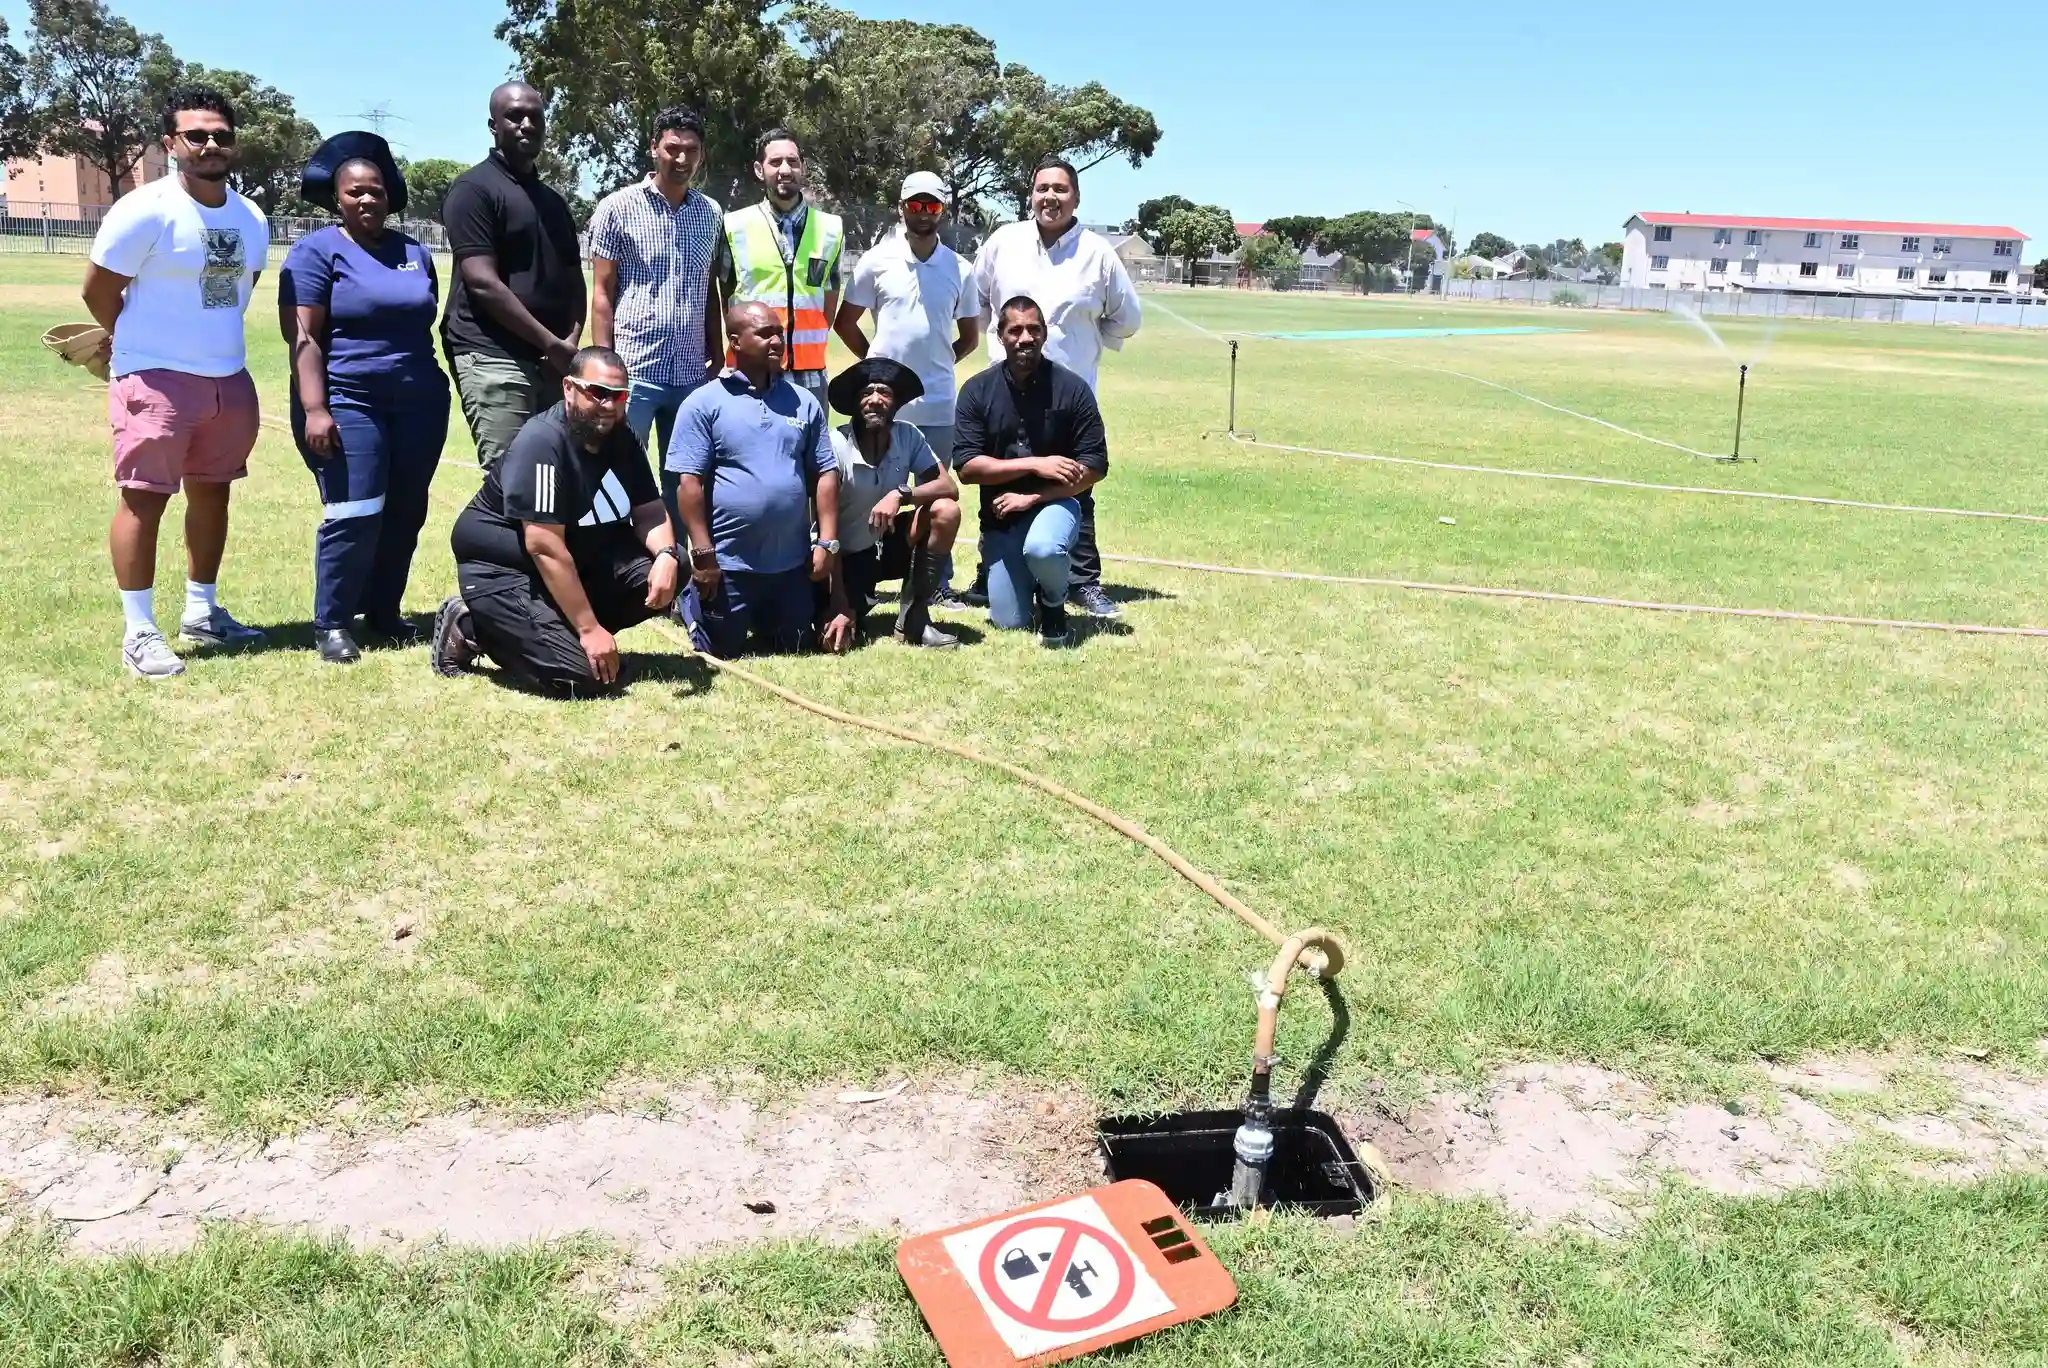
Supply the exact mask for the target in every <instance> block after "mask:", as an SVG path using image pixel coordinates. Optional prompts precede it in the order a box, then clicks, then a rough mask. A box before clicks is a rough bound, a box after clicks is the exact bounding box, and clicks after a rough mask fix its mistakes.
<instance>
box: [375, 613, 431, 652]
mask: <svg viewBox="0 0 2048 1368" xmlns="http://www.w3.org/2000/svg"><path fill="white" fill-rule="evenodd" d="M363 626H364V628H365V629H367V630H368V631H369V633H370V635H372V636H374V637H378V638H380V639H381V640H382V641H383V642H384V643H385V644H386V645H388V646H399V647H404V646H417V645H419V644H420V643H421V642H423V641H425V640H426V639H427V634H426V633H425V632H422V631H421V630H420V629H419V624H417V623H415V622H414V621H413V620H412V619H411V618H407V617H388V618H383V617H366V618H364V619H363Z"/></svg>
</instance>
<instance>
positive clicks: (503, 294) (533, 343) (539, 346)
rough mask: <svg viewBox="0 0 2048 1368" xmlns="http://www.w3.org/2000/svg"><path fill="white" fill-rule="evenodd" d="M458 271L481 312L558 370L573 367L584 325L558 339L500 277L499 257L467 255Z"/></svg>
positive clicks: (577, 326)
mask: <svg viewBox="0 0 2048 1368" xmlns="http://www.w3.org/2000/svg"><path fill="white" fill-rule="evenodd" d="M455 269H456V270H457V271H459V272H460V273H461V275H462V284H463V288H464V289H466V290H467V291H468V292H469V298H470V302H471V303H472V304H473V305H475V306H476V309H477V311H478V312H479V313H482V314H483V315H484V316H485V317H487V318H489V319H491V320H492V321H493V322H495V323H497V324H498V325H499V326H500V327H502V328H504V329H505V330H506V331H508V332H510V333H511V334H512V335H513V336H514V337H516V338H518V339H519V340H520V341H522V342H524V343H526V345H528V346H529V347H532V348H534V349H535V350H536V351H538V352H539V353H540V354H541V356H542V357H543V358H545V359H546V360H548V361H549V362H552V363H553V364H554V366H555V367H556V368H557V369H558V370H563V371H566V370H567V369H568V368H569V358H571V357H572V356H574V355H575V354H576V339H577V338H578V337H580V336H581V335H582V332H583V325H582V324H581V323H578V324H577V325H576V328H575V330H574V331H572V332H571V333H570V334H569V336H567V337H556V336H555V335H554V334H553V333H551V332H549V331H548V330H547V329H546V328H544V327H542V326H541V325H540V320H539V319H537V318H535V317H534V316H533V315H532V314H530V313H528V312H527V311H526V306H525V305H524V304H522V303H520V302H519V296H518V295H516V294H513V293H512V287H511V286H510V285H507V284H506V283H505V282H504V281H502V280H500V279H499V278H498V259H497V257H495V256H489V255H478V256H467V257H464V258H462V260H460V261H458V262H456V263H455Z"/></svg>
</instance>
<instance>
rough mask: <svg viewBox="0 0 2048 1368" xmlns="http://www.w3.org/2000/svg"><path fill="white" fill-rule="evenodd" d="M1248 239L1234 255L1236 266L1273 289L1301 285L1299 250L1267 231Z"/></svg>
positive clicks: (1269, 226)
mask: <svg viewBox="0 0 2048 1368" xmlns="http://www.w3.org/2000/svg"><path fill="white" fill-rule="evenodd" d="M1271 227H1272V225H1270V224H1268V225H1267V228H1268V230H1269V231H1267V232H1266V233H1263V234H1261V235H1260V236H1258V237H1255V238H1248V239H1246V241H1245V244H1244V248H1243V250H1242V251H1241V252H1239V254H1238V264H1239V265H1240V266H1243V267H1244V268H1245V269H1246V270H1248V271H1250V272H1251V273H1252V274H1253V275H1254V276H1257V277H1258V278H1259V279H1261V280H1263V281H1265V282H1266V283H1267V284H1268V285H1271V286H1272V287H1273V288H1274V289H1276V290H1291V289H1293V288H1294V287H1295V286H1296V285H1299V284H1300V283H1301V251H1300V249H1299V248H1297V247H1296V246H1295V245H1294V244H1293V243H1292V242H1289V241H1288V240H1287V239H1286V238H1284V237H1282V236H1280V235H1279V234H1277V233H1274V232H1272V231H1270V229H1271Z"/></svg>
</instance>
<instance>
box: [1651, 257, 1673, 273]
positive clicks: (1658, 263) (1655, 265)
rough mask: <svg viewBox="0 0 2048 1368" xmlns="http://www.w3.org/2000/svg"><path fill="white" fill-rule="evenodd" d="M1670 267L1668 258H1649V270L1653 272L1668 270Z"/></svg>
mask: <svg viewBox="0 0 2048 1368" xmlns="http://www.w3.org/2000/svg"><path fill="white" fill-rule="evenodd" d="M1670 266H1671V258H1670V257H1668V256H1653V257H1651V258H1650V269H1651V270H1653V271H1663V270H1668V269H1669V268H1670Z"/></svg>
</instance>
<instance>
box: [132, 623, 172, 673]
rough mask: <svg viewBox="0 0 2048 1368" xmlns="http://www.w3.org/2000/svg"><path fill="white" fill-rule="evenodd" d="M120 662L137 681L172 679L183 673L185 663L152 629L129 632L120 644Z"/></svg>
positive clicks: (160, 634)
mask: <svg viewBox="0 0 2048 1368" xmlns="http://www.w3.org/2000/svg"><path fill="white" fill-rule="evenodd" d="M121 661H122V663H123V664H125V665H126V666H127V667H128V673H129V674H132V675H134V676H135V677H136V678H137V679H172V678H175V677H176V676H178V675H181V674H183V673H185V662H184V661H182V660H180V659H178V657H177V653H176V652H174V651H172V650H171V643H170V642H168V641H165V640H164V634H163V633H162V632H159V631H158V630H157V629H156V628H154V627H141V628H137V629H136V630H135V631H133V632H130V633H129V634H128V636H127V637H126V639H124V640H123V641H122V642H121Z"/></svg>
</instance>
